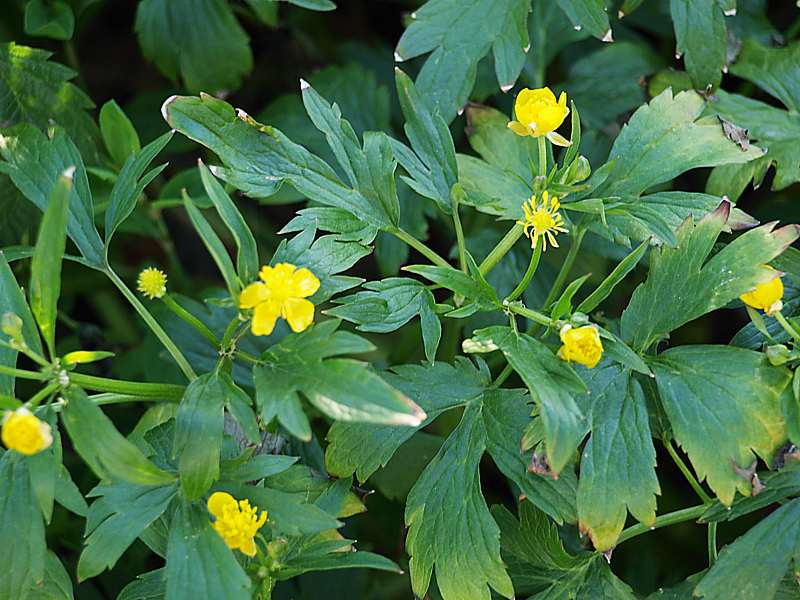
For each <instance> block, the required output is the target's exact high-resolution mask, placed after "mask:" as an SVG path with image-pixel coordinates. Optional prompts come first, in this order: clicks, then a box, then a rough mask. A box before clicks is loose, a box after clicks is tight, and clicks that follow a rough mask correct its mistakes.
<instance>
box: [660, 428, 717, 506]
mask: <svg viewBox="0 0 800 600" xmlns="http://www.w3.org/2000/svg"><path fill="white" fill-rule="evenodd" d="M664 447H665V448H666V449H667V452H668V453H669V455H670V457H671V458H672V461H673V462H674V463H675V464H676V465H677V466H678V468H679V469H680V471H681V473H683V476H684V477H685V478H686V481H688V482H689V485H691V486H692V489H693V490H694V491H695V493H696V494H697V495H698V496H699V497H700V500H702V501H703V502H704V503H706V504H710V503H711V497H710V496H709V495H708V494H706V491H705V490H704V489H703V486H702V485H700V482H699V481H697V479H696V478H695V476H694V475H693V474H692V472H691V471H690V470H689V466H688V465H687V464H686V463H685V462H684V461H683V459H682V458H681V457H680V455H679V454H678V451H677V450H675V446H673V445H672V442H671V441H666V442H664Z"/></svg>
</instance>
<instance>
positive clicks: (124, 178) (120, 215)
mask: <svg viewBox="0 0 800 600" xmlns="http://www.w3.org/2000/svg"><path fill="white" fill-rule="evenodd" d="M172 134H173V132H172V131H168V132H167V133H165V134H164V135H162V136H160V137H158V138H156V139H155V140H153V141H152V142H150V143H149V144H147V145H146V146H145V147H144V148H142V149H141V150H137V151H134V152H133V153H132V154H130V155H129V156H128V158H127V159H126V160H125V162H124V164H123V166H122V169H121V170H120V172H119V176H118V177H117V180H116V181H115V182H114V187H113V188H112V189H111V197H110V198H109V201H108V210H106V230H105V235H106V246H108V244H109V242H110V241H111V237H112V236H113V235H114V232H115V231H116V230H117V227H119V226H120V225H121V224H122V223H123V221H125V219H127V218H128V217H129V216H130V215H131V213H132V212H133V209H134V208H135V207H136V203H137V201H138V200H139V196H141V195H142V192H143V191H144V188H145V187H147V185H148V184H149V183H150V182H151V181H152V180H153V179H155V178H156V176H158V175H159V173H161V171H162V170H163V169H164V167H166V166H167V165H166V164H164V165H161V166H159V167H156V168H154V169H152V170H151V171H149V172H147V173H145V171H146V170H147V168H148V167H149V166H150V163H152V162H153V160H155V158H156V156H158V154H159V153H160V152H161V151H162V150H163V149H164V147H165V146H166V145H167V144H168V143H169V141H170V140H171V139H172Z"/></svg>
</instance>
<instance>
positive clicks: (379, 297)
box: [326, 277, 442, 362]
mask: <svg viewBox="0 0 800 600" xmlns="http://www.w3.org/2000/svg"><path fill="white" fill-rule="evenodd" d="M363 287H364V288H365V289H367V290H369V291H366V292H358V293H356V294H353V295H352V296H344V297H341V298H337V299H336V303H337V304H340V306H336V307H334V308H332V309H329V310H327V311H326V314H329V315H332V316H334V317H339V318H342V319H345V320H346V321H350V322H351V323H356V324H357V325H358V327H357V328H356V329H358V330H359V331H372V332H376V333H388V332H390V331H396V330H397V329H400V327H402V326H403V325H405V324H406V323H408V322H409V321H410V320H411V319H413V318H414V317H416V316H417V315H419V318H420V324H421V328H422V340H423V342H424V344H425V356H426V357H427V359H428V361H430V362H433V360H434V358H435V357H436V348H437V347H438V346H439V339H440V338H441V335H442V325H441V323H440V322H439V317H437V316H436V312H435V308H436V299H435V298H434V297H433V294H432V293H431V292H430V290H429V289H428V288H427V287H426V286H425V285H423V284H422V283H420V282H419V281H416V280H415V279H406V278H403V277H391V278H389V279H384V280H383V281H371V282H369V283H365V284H364V285H363Z"/></svg>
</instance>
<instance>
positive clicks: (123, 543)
mask: <svg viewBox="0 0 800 600" xmlns="http://www.w3.org/2000/svg"><path fill="white" fill-rule="evenodd" d="M176 493H177V486H176V485H175V484H172V485H168V486H162V487H152V486H141V485H132V484H130V483H124V482H120V483H114V484H112V485H106V484H104V485H99V486H97V487H96V488H94V489H93V490H92V491H91V492H89V496H95V497H97V500H95V501H94V502H92V505H91V506H90V507H89V514H88V516H87V519H86V533H85V538H86V542H85V548H84V549H83V551H82V552H81V556H80V559H79V560H78V580H79V581H83V580H86V579H89V578H90V577H95V576H96V575H99V574H100V573H102V572H103V571H104V570H105V569H112V568H113V567H114V565H115V564H116V562H117V560H119V558H120V556H122V553H123V552H125V550H126V549H127V548H128V546H130V545H131V544H132V543H133V542H134V540H136V538H137V537H138V536H139V535H140V534H141V533H142V532H143V531H144V530H145V529H146V528H147V527H148V526H149V525H150V524H151V523H152V522H153V521H155V520H156V519H157V518H158V517H160V516H161V514H162V513H163V512H164V511H165V510H167V506H169V503H170V502H171V501H172V499H173V498H174V497H175V494H176Z"/></svg>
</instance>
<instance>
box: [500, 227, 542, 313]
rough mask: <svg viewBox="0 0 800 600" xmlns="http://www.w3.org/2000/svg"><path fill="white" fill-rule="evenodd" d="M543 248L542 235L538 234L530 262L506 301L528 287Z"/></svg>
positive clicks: (512, 298) (520, 293)
mask: <svg viewBox="0 0 800 600" xmlns="http://www.w3.org/2000/svg"><path fill="white" fill-rule="evenodd" d="M543 248H544V237H543V236H540V237H539V239H538V240H536V248H535V249H534V250H533V252H531V262H529V263H528V270H527V271H525V275H523V277H522V280H521V281H520V282H519V283H518V284H517V287H515V288H514V290H513V291H512V292H511V293H510V294H509V295H508V298H506V301H508V302H512V301H513V300H516V299H517V298H519V297H520V296H521V295H522V293H523V292H524V291H525V290H526V289H528V286H529V285H530V283H531V279H533V276H534V274H535V273H536V269H537V267H538V266H539V259H541V258H542V249H543Z"/></svg>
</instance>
